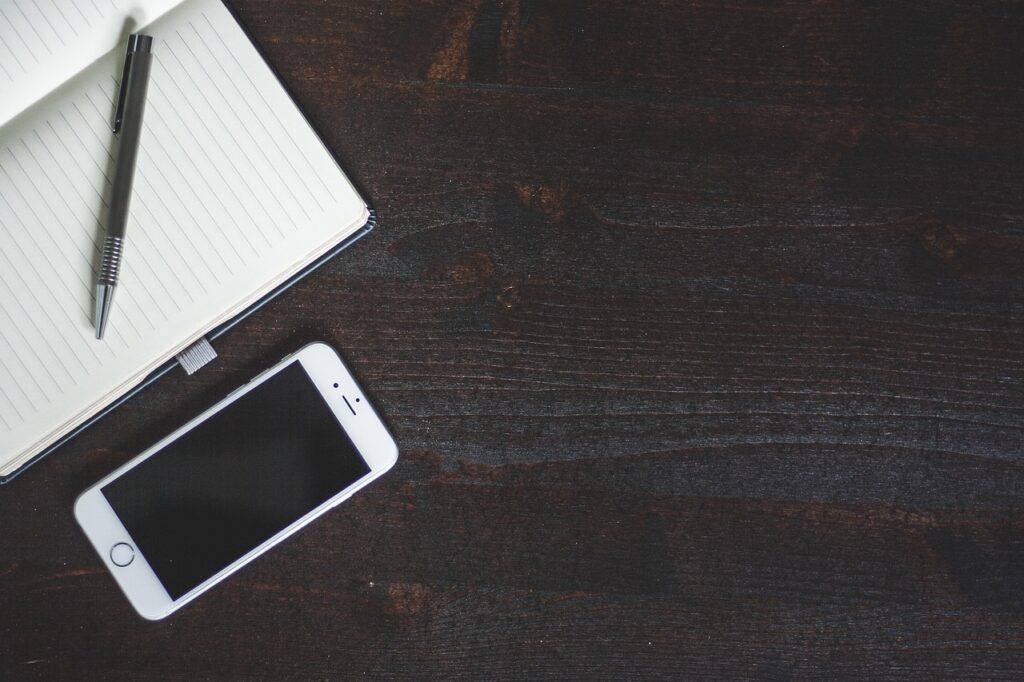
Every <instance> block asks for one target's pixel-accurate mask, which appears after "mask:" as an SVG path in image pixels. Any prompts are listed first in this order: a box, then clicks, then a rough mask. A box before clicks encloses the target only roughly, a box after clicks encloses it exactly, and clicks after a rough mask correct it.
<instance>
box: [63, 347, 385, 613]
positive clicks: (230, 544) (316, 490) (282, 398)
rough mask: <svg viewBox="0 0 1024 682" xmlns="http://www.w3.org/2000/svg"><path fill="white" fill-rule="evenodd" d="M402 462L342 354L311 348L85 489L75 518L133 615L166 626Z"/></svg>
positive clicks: (296, 354) (77, 502) (297, 353)
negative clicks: (176, 613)
mask: <svg viewBox="0 0 1024 682" xmlns="http://www.w3.org/2000/svg"><path fill="white" fill-rule="evenodd" d="M397 459H398V446H397V444H396V443H395V440H394V438H392V436H391V434H390V433H389V431H388V429H387V427H386V426H385V424H384V422H383V421H382V420H381V418H380V416H379V415H378V414H377V413H376V412H375V411H374V409H373V408H372V407H371V406H370V403H369V401H368V400H367V398H366V395H365V394H364V393H363V391H362V389H360V388H359V386H358V385H357V384H356V382H355V379H353V377H352V374H351V373H350V372H349V371H348V369H347V368H346V367H345V364H344V363H343V362H342V360H341V358H340V357H339V356H338V354H337V352H335V351H334V349H333V348H331V347H330V346H328V345H326V344H323V343H314V344H310V345H308V346H305V347H304V348H302V349H300V350H299V351H297V352H295V353H293V354H292V355H289V356H288V357H286V358H285V359H284V360H282V361H281V362H280V363H278V364H277V365H275V366H274V367H271V368H270V369H268V370H266V371H265V372H263V373H262V374H260V375H259V376H257V377H255V378H254V379H252V380H251V381H250V382H249V383H248V384H246V385H244V386H242V387H240V388H238V389H236V390H235V391H233V392H232V393H231V394H230V395H228V396H227V397H226V398H225V399H224V400H222V401H220V402H219V403H217V404H216V405H214V406H213V407H211V408H210V409H208V410H206V411H205V412H203V413H202V414H200V415H199V416H198V417H196V418H195V419H193V420H192V421H190V422H188V423H187V424H185V425H184V426H182V427H181V428H180V429H178V430H177V431H174V432H173V433H171V434H170V435H168V436H167V437H166V438H164V439H162V440H160V441H159V442H157V443H156V444H155V445H153V446H152V447H151V448H149V449H148V450H146V451H145V452H143V453H142V454H140V455H139V456H138V457H135V458H134V459H132V460H131V461H129V462H128V463H126V464H125V465H124V466H122V467H120V468H119V469H117V470H116V471H114V472H113V473H111V474H110V475H109V476H107V477H105V478H104V479H103V480H101V481H99V482H98V483H96V484H95V485H93V486H92V487H91V488H89V489H88V490H86V491H85V492H84V493H82V494H81V496H79V498H78V500H77V501H76V502H75V518H76V519H77V520H78V524H79V525H80V526H81V527H82V530H83V531H85V534H86V536H87V537H88V538H89V542H90V543H92V546H93V547H94V548H95V549H96V551H97V552H98V553H99V555H100V559H101V560H102V561H103V563H104V564H106V566H107V569H108V570H109V571H110V572H111V573H112V574H113V576H114V579H115V580H116V581H117V584H118V585H119V586H120V588H121V590H122V591H123V592H124V594H125V596H127V597H128V601H130V602H131V604H132V606H133V607H134V608H135V610H136V611H138V613H139V614H140V615H141V616H142V617H143V618H146V619H149V620H158V619H160V618H163V617H165V616H167V615H169V614H170V613H172V612H174V611H176V610H177V609H179V608H181V607H182V606H184V605H185V604H187V603H188V602H190V601H192V600H193V599H195V598H196V597H198V596H199V595H200V594H202V593H203V592H205V591H206V590H208V589H210V588H211V587H213V586H214V585H216V584H217V583H219V582H220V581H221V580H224V579H225V578H227V577H228V576H229V575H231V574H232V573H234V572H235V571H237V570H238V569H240V568H241V567H242V566H244V565H246V564H247V563H249V562H250V561H252V560H253V559H255V558H256V557H258V556H259V555H260V554H263V553H264V552H266V551H267V550H269V549H270V548H271V547H273V546H274V545H276V544H278V543H279V542H281V541H282V540H284V539H285V538H287V537H288V536H289V535H291V534H292V533H295V532H296V531H298V530H299V529H300V528H302V527H303V526H305V525H307V524H308V523H310V522H311V521H313V519H315V518H317V517H319V516H321V515H323V514H324V513H326V512H327V511H328V510H329V509H331V508H332V507H335V506H337V505H338V504H340V503H341V502H343V501H345V500H346V499H348V498H349V497H351V496H352V494H353V493H355V492H356V491H358V490H360V489H361V488H364V487H365V486H366V485H368V484H369V483H370V482H371V481H373V480H374V479H376V478H378V477H380V476H381V475H383V474H384V473H385V472H386V471H387V470H388V469H390V468H391V467H392V466H394V464H395V462H396V461H397Z"/></svg>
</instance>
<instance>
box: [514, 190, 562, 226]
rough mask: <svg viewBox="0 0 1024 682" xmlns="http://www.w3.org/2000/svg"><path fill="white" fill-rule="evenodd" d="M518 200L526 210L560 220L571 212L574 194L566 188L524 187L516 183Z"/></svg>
mask: <svg viewBox="0 0 1024 682" xmlns="http://www.w3.org/2000/svg"><path fill="white" fill-rule="evenodd" d="M512 188H513V189H514V190H515V193H516V198H517V199H518V200H519V203H521V204H522V205H523V206H525V207H526V208H528V209H530V210H531V211H534V212H536V213H540V214H542V215H546V216H549V217H551V218H552V219H554V220H559V219H561V218H562V217H563V216H565V214H566V213H568V211H569V207H570V206H571V204H572V201H573V197H574V195H573V193H572V192H571V191H570V190H568V189H566V188H565V187H561V186H558V187H552V186H550V185H524V184H522V183H519V182H517V183H514V184H513V185H512Z"/></svg>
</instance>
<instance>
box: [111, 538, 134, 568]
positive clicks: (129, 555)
mask: <svg viewBox="0 0 1024 682" xmlns="http://www.w3.org/2000/svg"><path fill="white" fill-rule="evenodd" d="M134 559H135V550H134V549H132V546H131V545H129V544H128V543H127V542H119V543H117V544H116V545H114V546H113V547H111V548H110V560H111V561H113V562H114V565H115V566H122V567H123V566H127V565H128V564H130V563H131V562H132V561H133V560H134Z"/></svg>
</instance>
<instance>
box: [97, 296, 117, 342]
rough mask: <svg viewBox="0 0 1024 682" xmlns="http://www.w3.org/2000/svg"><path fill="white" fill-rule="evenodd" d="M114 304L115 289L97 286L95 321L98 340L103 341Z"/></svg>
mask: <svg viewBox="0 0 1024 682" xmlns="http://www.w3.org/2000/svg"><path fill="white" fill-rule="evenodd" d="M113 302H114V287H113V286H111V285H109V284H97V285H96V311H95V319H94V320H93V322H94V324H95V326H96V338H97V339H102V338H103V333H104V332H105V331H106V330H107V320H109V319H110V306H111V304H112V303H113Z"/></svg>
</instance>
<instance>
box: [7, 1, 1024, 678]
mask: <svg viewBox="0 0 1024 682" xmlns="http://www.w3.org/2000/svg"><path fill="white" fill-rule="evenodd" d="M232 4H233V5H234V6H235V8H236V10H237V13H238V15H239V16H240V18H241V20H242V21H243V23H244V24H245V25H246V26H247V28H248V29H249V30H250V31H251V32H252V34H253V37H254V39H255V41H256V42H257V43H258V44H259V46H260V47H261V48H262V49H263V50H264V51H265V53H266V55H267V58H268V59H269V61H270V62H271V63H272V64H273V65H274V66H275V67H276V68H277V69H278V70H279V72H280V74H281V76H282V78H283V80H284V81H285V82H286V83H287V85H288V86H289V87H290V88H291V89H292V91H293V92H294V94H295V96H296V98H297V99H298V101H299V102H300V103H301V104H302V106H303V107H304V108H305V109H306V111H307V112H308V114H309V116H310V118H311V120H312V121H313V122H314V124H315V125H316V126H317V127H318V128H319V129H320V130H321V131H322V132H323V135H324V139H325V141H326V143H327V145H328V146H329V147H330V148H331V149H332V150H334V151H335V152H336V153H337V154H338V156H339V158H340V159H341V161H342V163H343V164H344V166H345V168H346V169H347V171H348V172H349V173H350V174H351V176H352V177H353V179H354V180H355V181H356V182H357V183H358V184H359V185H360V186H361V187H362V189H363V190H364V191H365V193H366V195H367V196H368V197H369V198H370V199H371V200H372V201H373V203H374V204H375V205H376V207H377V208H378V209H379V212H380V219H381V224H380V227H379V229H378V230H377V231H376V232H375V233H374V234H373V235H372V236H371V237H370V238H368V239H366V240H364V241H363V242H362V243H360V244H359V245H357V246H356V247H354V248H353V249H352V250H351V251H349V252H347V253H345V254H344V255H343V256H342V257H340V258H338V259H336V260H335V261H333V262H331V263H330V264H329V265H328V266H326V267H325V268H324V269H323V270H322V271H320V272H319V273H317V274H316V275H315V276H313V277H310V278H309V279H307V280H306V281H304V282H303V283H302V284H300V285H299V286H297V287H296V288H295V289H294V290H293V291H291V292H290V293H288V294H287V295H286V296H284V297H282V298H281V299H279V300H278V301H276V302H275V303H273V304H272V305H270V306H268V307H266V308H265V309H263V310H262V311H261V312H259V313H258V314H257V315H255V316H253V317H252V318H250V320H248V321H247V322H246V323H244V324H243V325H241V326H239V327H237V328H236V329H235V330H233V331H232V332H231V333H230V334H228V336H227V337H225V338H224V339H223V340H222V341H221V342H220V343H219V344H218V348H219V351H220V353H221V355H222V357H221V358H220V359H219V360H218V361H217V362H216V363H215V364H213V365H212V366H210V367H209V368H207V369H205V370H204V371H202V372H201V373H199V374H198V375H196V376H194V377H186V376H184V374H183V373H176V374H175V375H173V376H171V377H169V378H166V379H165V380H163V381H161V382H160V383H159V385H158V386H157V387H154V388H151V389H148V390H146V391H145V392H143V393H142V394H141V395H139V396H138V397H137V398H135V399H133V400H132V401H130V403H129V404H127V405H125V406H124V407H122V408H120V409H119V410H118V411H117V412H116V413H115V414H113V415H112V416H110V417H109V418H107V419H105V420H104V421H103V422H102V423H101V424H100V425H98V426H97V427H96V428H93V429H92V430H90V431H89V432H88V433H87V434H85V435H83V436H82V437H80V438H78V439H77V440H76V441H74V442H73V443H72V444H70V445H68V446H67V447H64V448H63V449H62V450H61V451H60V452H58V453H57V454H55V455H53V456H52V457H50V458H49V460H48V461H45V462H44V463H42V464H40V465H38V466H36V467H34V468H33V469H31V470H29V471H28V473H26V474H25V475H24V476H22V477H21V478H19V479H17V480H15V481H14V482H13V483H12V484H11V485H10V486H7V487H5V488H2V489H0V678H2V679H4V680H20V679H32V678H36V679H46V680H51V679H57V678H62V677H74V678H81V677H85V678H103V679H131V680H137V679H141V678H144V677H153V678H157V679H181V680H190V681H191V680H202V679H246V680H251V679H277V680H280V679H325V678H347V677H353V678H360V679H375V678H381V677H387V678H389V679H390V678H392V677H394V678H421V677H424V678H426V677H432V678H441V679H449V678H454V679H465V680H482V679H492V678H498V677H500V678H510V677H519V678H526V679H536V678H542V679H563V678H566V677H571V678H581V679H588V680H589V679H595V678H610V677H617V678H618V677H633V676H636V677H643V678H654V677H663V678H675V679H678V678H682V677H691V678H703V677H707V676H727V677H734V676H739V677H758V678H762V677H763V678H782V679H787V678H791V677H798V678H820V677H844V678H846V677H855V678H869V679H875V680H878V679H888V678H902V677H921V678H926V679H935V678H951V679H967V678H986V679H988V678H1006V679H1021V678H1022V676H1024V454H1022V453H1024V428H1022V419H1024V341H1022V338H1024V337H1022V334H1024V222H1022V221H1024V47H1022V45H1024V41H1022V39H1021V36H1022V35H1024V6H1022V5H1021V4H1020V3H1017V2H996V1H994V0H980V1H979V2H973V3H967V2H963V3H961V2H952V1H942V2H931V3H924V2H914V3H912V2H866V3H853V2H840V1H838V0H821V1H819V2H782V3H779V2H760V3H759V2H737V3H714V2H704V1H703V0H697V1H696V2H667V1H662V2H656V1H650V2H612V1H610V0H608V1H603V0H594V1H592V2H581V1H578V0H571V1H555V0H545V1H539V0H521V1H519V2H514V1H511V0H510V1H508V2H493V1H488V0H459V1H457V2H450V3H449V2H413V1H407V0H391V1H390V2H384V1H377V2H371V1H369V0H346V1H345V2H340V1H339V2H320V1H312V0H287V1H279V0H244V1H242V0H236V1H235V2H233V3H232ZM316 339H323V340H326V341H329V342H331V343H332V344H334V345H336V346H337V347H339V348H340V349H342V351H343V353H344V355H345V356H346V358H347V359H348V360H349V361H350V363H351V364H352V366H353V367H354V369H355V370H356V372H357V373H358V374H359V376H360V377H361V378H362V379H363V381H364V382H365V384H366V386H367V387H368V390H369V391H370V392H371V393H372V395H373V396H375V398H376V400H377V401H378V404H379V406H380V407H381V408H382V410H383V412H384V413H385V414H386V415H387V418H388V420H389V421H390V423H391V425H392V426H393V428H394V430H395V433H396V434H397V437H398V440H399V442H400V444H401V446H402V456H401V460H400V462H399V464H398V466H397V467H396V469H395V470H394V471H393V472H392V473H391V474H390V475H389V476H388V477H386V478H385V479H384V480H382V481H381V482H380V483H378V484H376V485H375V486H373V487H371V488H370V489H369V490H367V491H366V492H364V493H362V494H361V495H359V496H357V497H356V498H355V499H353V500H352V501H351V502H350V503H348V504H347V505H344V506H343V507H342V508H340V509H339V510H337V511H336V512H334V513H332V514H330V515H329V516H327V517H326V518H324V519H322V520H321V521H320V522H318V523H317V524H315V525H314V526H313V527H311V528H309V529H308V530H306V531H305V532H303V533H302V534H301V535H300V536H298V537H297V538H295V539H294V540H292V541H290V542H288V543H287V544H286V545H284V546H282V547H279V548H278V549H276V550H274V551H273V552H272V553H271V554H270V555H268V556H266V557H264V558H263V559H261V560H260V561H258V562H257V563H256V564H254V565H252V566H251V567H249V568H247V569H245V570H244V571H243V572H242V573H240V574H238V575H236V576H235V577H233V578H232V579H231V580H230V581H228V582H227V583H226V584H224V585H222V586H221V587H218V588H217V589H216V590H214V591H213V592H211V593H210V594H208V595H207V596H205V597H204V598H202V599H201V600H199V601H197V602H195V603H194V604H193V605H191V606H189V607H187V608H186V609H185V610H184V611H182V612H181V613H179V614H178V615H176V616H174V617H172V618H170V619H168V620H166V621H164V622H160V623H156V624H152V623H147V622H144V621H142V620H140V619H139V618H137V617H136V616H135V615H134V614H133V612H132V611H131V609H130V607H129V606H128V604H127V602H126V601H125V600H124V599H123V598H122V597H121V595H120V593H119V592H118V590H117V588H116V587H115V585H114V582H113V580H112V579H111V578H110V576H109V575H108V574H107V573H106V571H105V570H103V569H102V568H101V566H100V563H99V561H98V559H97V558H96V557H95V556H94V554H93V552H92V550H91V549H90V548H89V547H88V546H87V544H86V541H85V539H84V537H83V536H82V534H81V533H80V532H79V530H78V528H77V526H76V525H75V523H74V521H73V518H72V515H71V505H72V502H73V501H74V499H75V496H76V495H77V494H78V493H79V492H80V491H81V490H83V489H84V488H85V487H87V486H88V485H89V484H91V483H92V482H94V481H95V480H96V479H98V478H99V477H101V476H102V475H104V474H105V473H107V472H108V471H110V470H111V469H112V468H114V467H115V466H116V465H118V464H120V463H121V462H124V461H126V460H127V459H128V458H130V457H131V456H132V455H133V454H135V453H137V452H138V451H140V450H141V449H142V448H144V447H145V446H147V445H148V444H150V443H151V442H152V441H154V440H155V439H156V438H157V437H159V436H161V435H163V434H164V433H166V432H167V431H169V430H170V429H171V428H172V427H174V426H176V425H178V424H179V423H181V422H182V421H184V420H185V419H186V418H188V417H190V416H192V415H194V414H196V413H197V412H198V411H200V410H201V409H202V408H203V407H205V406H207V405H210V404H212V403H213V402H215V401H216V400H217V399H219V398H220V397H221V396H223V395H224V394H225V393H226V392H227V391H228V390H229V389H230V388H233V387H234V386H236V385H237V384H238V383H239V382H240V381H243V380H245V379H246V378H248V377H249V376H251V375H253V374H255V373H257V372H258V371H259V370H261V369H263V368H265V367H267V366H269V365H270V364H272V363H273V362H274V361H275V360H276V359H278V358H280V357H281V356H283V355H285V354H286V353H287V352H290V351H291V350H294V349H295V348H297V347H298V346H299V345H300V344H303V343H305V342H307V341H311V340H316Z"/></svg>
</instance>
